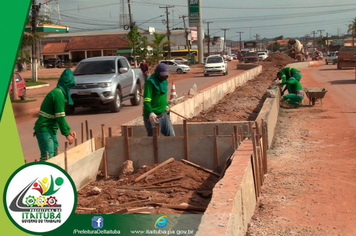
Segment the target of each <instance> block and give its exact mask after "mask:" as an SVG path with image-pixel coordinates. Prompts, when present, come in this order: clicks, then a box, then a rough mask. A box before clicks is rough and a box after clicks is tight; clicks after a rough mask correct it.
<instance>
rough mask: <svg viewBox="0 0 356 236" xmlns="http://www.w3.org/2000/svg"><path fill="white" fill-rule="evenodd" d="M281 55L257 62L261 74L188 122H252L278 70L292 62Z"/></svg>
mask: <svg viewBox="0 0 356 236" xmlns="http://www.w3.org/2000/svg"><path fill="white" fill-rule="evenodd" d="M294 61H295V60H293V59H292V58H290V57H289V56H287V55H285V54H283V53H274V54H273V55H271V56H269V57H268V58H267V59H266V60H264V61H262V62H259V64H260V65H262V73H261V74H259V75H258V76H257V77H256V78H255V79H252V80H250V81H248V82H247V83H246V84H245V85H244V86H241V87H238V88H237V89H236V90H235V91H234V92H233V93H230V94H227V95H226V96H225V97H224V98H223V99H222V100H221V101H220V102H219V103H218V104H217V105H215V106H213V107H211V108H209V109H207V110H204V111H202V112H201V113H200V114H199V115H197V116H195V117H193V118H191V119H189V120H188V121H189V122H218V121H244V120H248V121H254V120H255V119H256V118H257V116H258V113H259V112H260V110H261V108H262V105H263V102H264V101H265V99H266V95H265V93H266V90H267V88H268V87H269V86H270V85H271V83H272V81H274V80H275V78H276V74H277V72H278V71H279V70H281V69H282V68H283V67H285V66H286V65H287V64H289V63H291V62H294Z"/></svg>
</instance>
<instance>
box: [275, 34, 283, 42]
mask: <svg viewBox="0 0 356 236" xmlns="http://www.w3.org/2000/svg"><path fill="white" fill-rule="evenodd" d="M283 39H284V37H283V35H280V36H278V37H275V38H274V40H275V41H277V40H283Z"/></svg>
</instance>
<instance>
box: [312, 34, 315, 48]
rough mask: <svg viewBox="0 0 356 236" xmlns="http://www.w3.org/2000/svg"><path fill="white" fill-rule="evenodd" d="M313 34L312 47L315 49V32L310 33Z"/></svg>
mask: <svg viewBox="0 0 356 236" xmlns="http://www.w3.org/2000/svg"><path fill="white" fill-rule="evenodd" d="M311 33H312V34H313V47H314V48H315V31H312V32H311Z"/></svg>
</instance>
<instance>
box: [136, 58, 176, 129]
mask: <svg viewBox="0 0 356 236" xmlns="http://www.w3.org/2000/svg"><path fill="white" fill-rule="evenodd" d="M168 75H169V72H168V66H167V65H166V64H164V63H160V64H158V65H157V67H156V70H155V73H153V74H152V75H150V76H149V77H146V78H145V90H144V94H143V120H144V123H145V128H146V130H147V135H148V136H152V135H153V132H152V128H153V127H155V125H156V123H159V124H160V129H161V130H160V131H161V133H162V134H163V135H165V136H175V133H174V129H173V126H172V123H171V120H170V119H169V116H168V114H169V110H170V109H169V105H168V102H167V91H168V82H167V78H168Z"/></svg>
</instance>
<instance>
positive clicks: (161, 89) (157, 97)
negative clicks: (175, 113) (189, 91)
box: [143, 74, 168, 116]
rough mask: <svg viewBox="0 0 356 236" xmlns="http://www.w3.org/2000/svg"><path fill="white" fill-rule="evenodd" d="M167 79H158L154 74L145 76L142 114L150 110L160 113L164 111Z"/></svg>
mask: <svg viewBox="0 0 356 236" xmlns="http://www.w3.org/2000/svg"><path fill="white" fill-rule="evenodd" d="M167 84H168V83H167V80H165V81H159V80H158V79H157V77H156V76H155V74H152V75H151V76H149V77H147V78H146V82H145V89H144V93H143V116H148V115H149V114H150V113H151V112H153V113H155V114H162V113H164V112H165V110H166V107H167V106H168V103H167Z"/></svg>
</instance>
